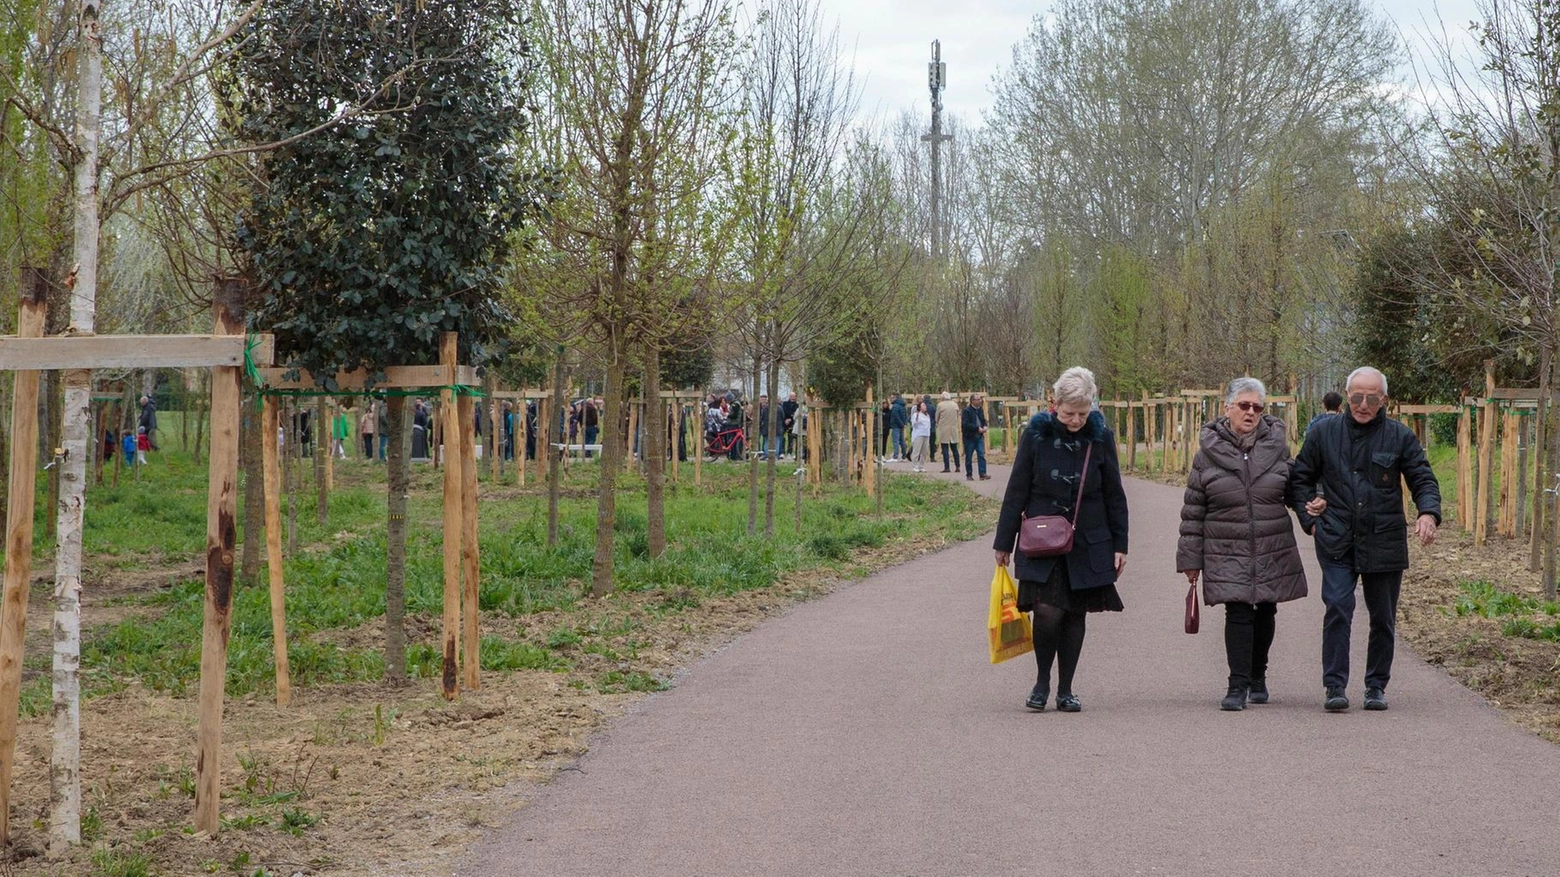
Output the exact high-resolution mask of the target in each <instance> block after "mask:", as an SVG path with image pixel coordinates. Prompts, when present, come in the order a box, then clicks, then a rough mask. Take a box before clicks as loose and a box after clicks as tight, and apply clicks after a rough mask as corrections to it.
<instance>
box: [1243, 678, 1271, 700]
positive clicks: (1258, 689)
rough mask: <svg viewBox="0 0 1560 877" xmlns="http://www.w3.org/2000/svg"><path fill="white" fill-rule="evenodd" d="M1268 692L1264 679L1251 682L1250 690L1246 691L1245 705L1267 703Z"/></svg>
mask: <svg viewBox="0 0 1560 877" xmlns="http://www.w3.org/2000/svg"><path fill="white" fill-rule="evenodd" d="M1267 702H1268V690H1267V680H1266V679H1253V680H1251V688H1250V689H1248V690H1247V691H1246V703H1267Z"/></svg>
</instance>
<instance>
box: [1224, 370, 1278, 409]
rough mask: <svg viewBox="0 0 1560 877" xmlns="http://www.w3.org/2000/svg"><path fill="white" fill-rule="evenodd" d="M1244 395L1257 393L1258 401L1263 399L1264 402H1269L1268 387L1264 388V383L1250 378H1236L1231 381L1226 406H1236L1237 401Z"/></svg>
mask: <svg viewBox="0 0 1560 877" xmlns="http://www.w3.org/2000/svg"><path fill="white" fill-rule="evenodd" d="M1242 393H1256V394H1257V398H1258V399H1261V400H1262V401H1263V402H1266V401H1267V387H1264V386H1262V382H1261V381H1259V380H1257V379H1256V378H1249V377H1248V378H1236V379H1235V380H1233V381H1230V388H1229V390H1228V391H1227V392H1226V393H1225V394H1224V404H1226V405H1234V404H1235V400H1236V399H1237V398H1238V397H1239V396H1240V394H1242Z"/></svg>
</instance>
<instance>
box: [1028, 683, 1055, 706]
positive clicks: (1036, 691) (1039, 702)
mask: <svg viewBox="0 0 1560 877" xmlns="http://www.w3.org/2000/svg"><path fill="white" fill-rule="evenodd" d="M1050 696H1051V691H1050V689H1049V688H1047V687H1046V686H1044V685H1036V686H1035V687H1034V688H1032V689H1030V690H1029V697H1028V699H1026V700H1025V701H1024V706H1027V707H1029V708H1030V709H1032V710H1034V711H1035V712H1037V713H1043V712H1045V702H1046V699H1047V698H1049V697H1050Z"/></svg>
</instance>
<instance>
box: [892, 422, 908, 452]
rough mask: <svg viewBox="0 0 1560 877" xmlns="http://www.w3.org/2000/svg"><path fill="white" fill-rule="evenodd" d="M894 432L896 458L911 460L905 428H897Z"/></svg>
mask: <svg viewBox="0 0 1560 877" xmlns="http://www.w3.org/2000/svg"><path fill="white" fill-rule="evenodd" d="M893 432H894V456H895V457H898V458H899V459H901V460H908V459H910V450H909V448H907V447H905V428H904V427H902V426H896V427H894V429H893Z"/></svg>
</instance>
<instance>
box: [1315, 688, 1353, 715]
mask: <svg viewBox="0 0 1560 877" xmlns="http://www.w3.org/2000/svg"><path fill="white" fill-rule="evenodd" d="M1348 708H1349V698H1348V696H1347V695H1345V694H1344V693H1343V689H1342V688H1329V689H1327V700H1325V701H1323V702H1322V709H1324V710H1327V711H1328V712H1330V713H1341V712H1344V711H1345V710H1347V709H1348Z"/></svg>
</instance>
